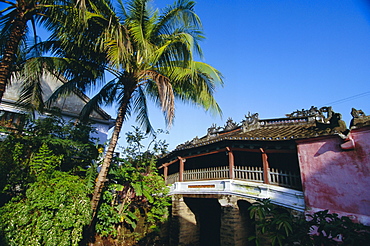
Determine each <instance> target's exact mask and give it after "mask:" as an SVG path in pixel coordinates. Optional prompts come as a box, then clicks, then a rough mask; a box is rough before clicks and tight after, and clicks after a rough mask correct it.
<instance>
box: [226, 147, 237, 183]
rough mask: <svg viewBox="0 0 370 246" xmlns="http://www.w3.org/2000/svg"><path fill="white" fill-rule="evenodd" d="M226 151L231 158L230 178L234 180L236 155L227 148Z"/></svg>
mask: <svg viewBox="0 0 370 246" xmlns="http://www.w3.org/2000/svg"><path fill="white" fill-rule="evenodd" d="M226 151H227V154H228V157H229V178H230V179H234V178H235V175H234V153H233V152H232V151H231V149H230V148H229V147H226Z"/></svg>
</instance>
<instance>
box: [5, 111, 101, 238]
mask: <svg viewBox="0 0 370 246" xmlns="http://www.w3.org/2000/svg"><path fill="white" fill-rule="evenodd" d="M62 123H65V122H63V121H62V120H61V119H60V118H58V117H56V116H53V117H50V118H45V119H40V120H37V121H35V122H33V121H30V122H29V123H27V124H26V125H25V129H24V131H18V132H8V136H7V138H6V139H5V140H3V141H1V142H0V154H1V156H2V157H3V158H1V160H0V168H1V170H2V172H1V175H2V177H1V187H0V188H1V189H0V192H1V193H0V194H1V198H2V199H1V200H2V202H6V203H5V204H1V205H4V206H2V207H1V208H0V221H1V222H0V224H1V226H0V235H1V240H2V241H1V243H2V245H78V244H79V242H80V241H81V239H82V235H83V230H84V227H85V226H87V225H88V224H89V222H90V220H91V219H90V218H91V209H90V198H89V196H88V194H89V193H90V189H89V187H88V185H87V182H86V178H84V176H85V174H84V173H85V172H86V171H85V170H86V167H85V168H83V166H85V165H91V163H92V161H93V160H94V159H95V157H96V156H97V155H96V154H95V153H96V152H97V151H96V148H95V146H94V144H93V142H92V141H91V140H90V137H89V133H90V130H91V127H89V126H82V125H78V124H77V125H73V124H62ZM93 149H95V151H93ZM79 154H81V155H79ZM80 157H81V158H83V159H84V160H83V161H82V160H81V159H80ZM88 162H89V163H88Z"/></svg>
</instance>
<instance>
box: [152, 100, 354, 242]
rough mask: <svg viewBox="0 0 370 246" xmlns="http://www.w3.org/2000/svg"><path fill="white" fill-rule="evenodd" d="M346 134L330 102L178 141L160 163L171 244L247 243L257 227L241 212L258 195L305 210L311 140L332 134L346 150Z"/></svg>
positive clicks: (310, 172)
mask: <svg viewBox="0 0 370 246" xmlns="http://www.w3.org/2000/svg"><path fill="white" fill-rule="evenodd" d="M355 117H356V116H354V118H355ZM358 117H361V116H358ZM349 134H350V131H349V130H348V129H347V128H346V124H345V123H344V122H343V121H342V120H341V115H340V114H338V113H335V112H333V110H332V109H331V107H323V108H320V109H317V108H316V107H311V109H309V110H302V111H299V110H298V111H295V112H293V113H291V114H288V115H286V117H284V118H279V119H259V117H258V114H253V115H250V114H249V115H248V116H246V117H245V119H244V120H243V121H242V122H241V123H240V124H238V123H235V122H234V121H233V120H232V119H229V120H228V121H227V122H226V124H225V126H223V127H217V126H215V125H213V126H211V127H210V128H209V129H208V131H207V134H206V135H205V136H203V137H201V138H198V137H195V138H194V139H192V140H191V141H188V142H186V143H184V144H181V145H179V146H177V148H176V149H175V150H174V151H172V152H171V153H169V154H168V155H166V156H165V157H163V158H162V159H161V160H160V161H159V168H160V170H161V171H162V172H163V175H164V178H165V180H166V183H167V184H168V185H170V187H171V195H172V198H173V199H172V202H173V204H172V225H171V228H172V230H171V233H172V237H171V238H172V243H171V244H172V245H250V242H248V240H247V238H248V235H252V234H253V233H254V231H255V229H253V228H252V227H253V226H252V224H253V223H251V221H250V219H249V216H248V212H247V210H248V207H249V206H251V204H252V203H253V202H254V201H256V199H262V198H269V199H271V201H272V203H274V204H276V205H278V206H281V208H282V209H285V211H287V212H289V213H302V212H307V210H306V205H307V201H310V199H309V197H307V194H308V193H307V194H305V193H304V192H303V191H305V189H311V183H310V182H311V181H312V180H314V179H315V177H316V176H315V175H317V172H318V171H319V170H315V168H314V165H315V164H314V163H312V160H310V159H307V156H306V153H307V151H309V150H314V149H313V148H312V146H311V145H310V143H312V142H322V141H324V142H325V143H327V140H328V139H330V141H331V140H332V139H335V141H337V143H338V144H337V145H335V146H336V147H335V148H336V150H335V151H337V150H338V148H339V150H338V151H342V152H343V151H344V152H350V151H351V150H352V149H353V148H354V147H353V146H352V145H351V141H352V140H349V139H348V137H349ZM315 148H316V147H315ZM314 151H316V150H314ZM317 153H319V152H317ZM321 156H322V155H321ZM321 156H313V158H316V157H318V158H321ZM320 163H321V162H320ZM316 181H317V180H316ZM317 185H320V184H319V182H318V183H317ZM323 188H324V187H323ZM310 192H311V191H310ZM310 205H311V204H310ZM324 209H325V208H324Z"/></svg>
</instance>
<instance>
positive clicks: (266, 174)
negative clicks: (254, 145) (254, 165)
mask: <svg viewBox="0 0 370 246" xmlns="http://www.w3.org/2000/svg"><path fill="white" fill-rule="evenodd" d="M260 150H261V153H262V165H263V183H265V184H269V183H270V166H269V162H268V160H267V154H266V152H265V151H264V149H263V148H260Z"/></svg>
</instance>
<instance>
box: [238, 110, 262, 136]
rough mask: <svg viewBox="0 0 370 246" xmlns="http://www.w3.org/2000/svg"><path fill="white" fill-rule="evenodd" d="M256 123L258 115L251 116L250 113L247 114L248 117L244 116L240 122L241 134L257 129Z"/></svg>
mask: <svg viewBox="0 0 370 246" xmlns="http://www.w3.org/2000/svg"><path fill="white" fill-rule="evenodd" d="M258 122H259V119H258V113H254V114H252V115H251V112H248V116H246V115H245V120H243V121H242V130H243V132H246V131H248V130H251V129H252V128H257V127H258V126H259V124H258Z"/></svg>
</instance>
